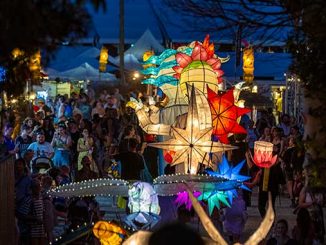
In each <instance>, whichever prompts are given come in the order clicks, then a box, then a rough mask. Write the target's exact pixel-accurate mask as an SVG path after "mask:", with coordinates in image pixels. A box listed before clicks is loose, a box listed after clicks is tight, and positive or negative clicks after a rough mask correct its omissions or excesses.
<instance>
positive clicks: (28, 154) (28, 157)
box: [22, 149, 34, 175]
mask: <svg viewBox="0 0 326 245" xmlns="http://www.w3.org/2000/svg"><path fill="white" fill-rule="evenodd" d="M22 156H23V159H24V161H25V163H26V170H27V172H28V174H29V175H30V174H31V173H32V170H31V166H32V160H33V157H34V151H33V150H31V149H26V150H25V151H24V152H23V154H22Z"/></svg>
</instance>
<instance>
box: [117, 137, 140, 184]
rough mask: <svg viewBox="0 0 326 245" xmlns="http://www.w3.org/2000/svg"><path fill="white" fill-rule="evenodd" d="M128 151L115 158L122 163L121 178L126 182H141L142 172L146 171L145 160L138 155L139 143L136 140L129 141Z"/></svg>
mask: <svg viewBox="0 0 326 245" xmlns="http://www.w3.org/2000/svg"><path fill="white" fill-rule="evenodd" d="M128 142H129V144H128V145H129V146H128V149H127V151H123V152H121V153H119V154H117V155H114V156H113V158H114V159H115V160H117V161H120V163H121V178H122V179H125V180H140V172H141V170H142V169H144V160H143V157H142V156H141V155H139V154H138V153H137V146H138V141H137V139H135V138H130V139H129V140H128Z"/></svg>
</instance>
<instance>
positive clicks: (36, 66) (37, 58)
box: [29, 50, 41, 79]
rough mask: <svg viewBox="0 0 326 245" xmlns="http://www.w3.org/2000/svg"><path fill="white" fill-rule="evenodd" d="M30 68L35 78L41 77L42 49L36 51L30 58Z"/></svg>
mask: <svg viewBox="0 0 326 245" xmlns="http://www.w3.org/2000/svg"><path fill="white" fill-rule="evenodd" d="M29 70H30V71H31V73H32V78H33V79H39V78H40V74H41V51H40V50H38V51H36V52H35V53H34V54H33V55H31V57H30V59H29Z"/></svg>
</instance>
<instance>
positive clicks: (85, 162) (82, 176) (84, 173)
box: [75, 156, 98, 182]
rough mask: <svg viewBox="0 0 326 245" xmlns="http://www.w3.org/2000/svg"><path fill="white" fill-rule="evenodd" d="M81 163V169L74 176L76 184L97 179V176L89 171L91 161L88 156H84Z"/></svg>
mask: <svg viewBox="0 0 326 245" xmlns="http://www.w3.org/2000/svg"><path fill="white" fill-rule="evenodd" d="M81 163H82V166H83V167H82V169H81V170H79V171H78V172H77V174H76V178H75V181H76V182H79V181H83V180H89V179H97V178H98V174H97V173H96V172H94V171H93V170H92V169H91V164H92V161H91V159H90V158H89V157H88V156H84V157H83V159H82V162H81Z"/></svg>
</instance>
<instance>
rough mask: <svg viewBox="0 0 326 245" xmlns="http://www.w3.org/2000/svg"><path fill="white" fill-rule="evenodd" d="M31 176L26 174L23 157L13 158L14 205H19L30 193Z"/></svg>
mask: <svg viewBox="0 0 326 245" xmlns="http://www.w3.org/2000/svg"><path fill="white" fill-rule="evenodd" d="M31 181H32V179H31V177H30V175H28V172H27V169H26V163H25V161H24V159H22V158H19V159H16V160H15V205H16V208H17V207H19V206H20V205H21V204H22V203H23V202H24V199H25V198H26V197H28V196H29V195H30V194H31V191H30V188H31Z"/></svg>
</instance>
